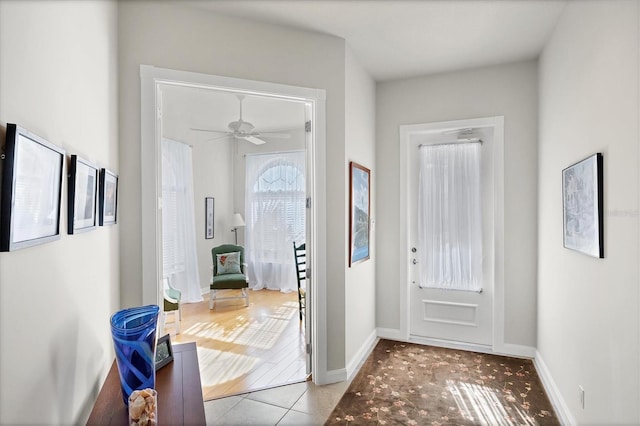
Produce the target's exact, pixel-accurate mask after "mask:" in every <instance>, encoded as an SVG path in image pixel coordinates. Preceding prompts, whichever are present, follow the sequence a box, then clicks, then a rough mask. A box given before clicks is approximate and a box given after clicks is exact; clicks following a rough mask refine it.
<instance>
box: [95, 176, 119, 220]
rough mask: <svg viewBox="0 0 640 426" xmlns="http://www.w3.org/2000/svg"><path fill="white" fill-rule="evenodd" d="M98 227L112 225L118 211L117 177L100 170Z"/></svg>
mask: <svg viewBox="0 0 640 426" xmlns="http://www.w3.org/2000/svg"><path fill="white" fill-rule="evenodd" d="M99 194H100V195H99V198H100V214H99V217H100V226H104V225H114V224H115V223H116V218H117V210H118V176H117V175H116V174H114V173H112V172H110V171H109V170H107V169H100V189H99Z"/></svg>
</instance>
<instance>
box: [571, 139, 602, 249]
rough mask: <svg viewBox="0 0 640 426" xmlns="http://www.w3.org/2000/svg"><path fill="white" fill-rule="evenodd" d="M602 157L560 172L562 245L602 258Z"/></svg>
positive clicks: (595, 157) (597, 156) (599, 154)
mask: <svg viewBox="0 0 640 426" xmlns="http://www.w3.org/2000/svg"><path fill="white" fill-rule="evenodd" d="M602 192H603V182H602V154H601V153H599V152H598V153H596V154H593V155H592V156H590V157H587V158H585V159H584V160H582V161H579V162H577V163H576V164H573V165H571V166H569V167H567V168H566V169H564V170H563V171H562V219H563V220H562V224H563V228H564V238H563V242H564V246H565V247H566V248H568V249H572V250H576V251H579V252H581V253H584V254H587V255H589V256H593V257H598V258H604V226H603V193H602Z"/></svg>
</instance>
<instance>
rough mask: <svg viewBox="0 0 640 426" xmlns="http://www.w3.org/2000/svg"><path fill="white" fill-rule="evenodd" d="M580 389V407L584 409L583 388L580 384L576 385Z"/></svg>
mask: <svg viewBox="0 0 640 426" xmlns="http://www.w3.org/2000/svg"><path fill="white" fill-rule="evenodd" d="M578 389H579V391H580V407H582V409H583V410H584V388H583V387H582V386H578Z"/></svg>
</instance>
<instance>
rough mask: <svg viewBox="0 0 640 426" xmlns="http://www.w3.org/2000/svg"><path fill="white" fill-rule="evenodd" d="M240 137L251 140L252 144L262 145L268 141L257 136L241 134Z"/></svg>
mask: <svg viewBox="0 0 640 426" xmlns="http://www.w3.org/2000/svg"><path fill="white" fill-rule="evenodd" d="M239 138H240V139H244V140H245V141H248V142H251V143H252V144H255V145H262V144H265V143H267V142H266V141H263V140H262V139H258V138H256V137H255V136H239Z"/></svg>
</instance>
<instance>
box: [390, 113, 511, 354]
mask: <svg viewBox="0 0 640 426" xmlns="http://www.w3.org/2000/svg"><path fill="white" fill-rule="evenodd" d="M503 125H504V119H503V117H489V118H480V119H469V120H457V121H448V122H439V123H427V124H418V125H409V126H401V127H400V136H401V170H403V171H404V172H403V173H404V175H403V176H402V177H401V210H402V212H401V214H402V215H403V217H404V218H405V219H406V220H405V221H403V224H402V227H403V230H402V237H401V238H402V243H403V247H404V250H401V252H402V254H401V261H402V263H403V264H405V265H408V266H407V268H406V269H404V270H403V271H402V273H403V277H402V280H403V281H402V282H403V283H405V285H403V286H401V287H402V289H403V294H402V298H401V300H402V301H403V304H404V305H405V308H406V311H405V312H407V314H406V315H405V317H404V318H403V323H402V329H403V334H404V335H405V336H406V339H407V340H408V341H415V342H417V343H425V344H432V345H439V346H446V347H451V348H460V349H469V350H476V351H481V352H494V351H498V352H499V351H500V348H501V347H502V346H503V344H504V324H503V319H504V306H503V300H504V286H503V282H502V273H501V271H502V270H503V269H504V266H503V234H504V229H503V228H504V224H503V219H502V218H503V211H504V205H503V204H504V201H503V200H504V195H503V194H504V182H503V176H504V170H503V168H504V166H503V158H504V154H503V151H504V149H503V139H504V138H503ZM463 145H465V146H466V147H467V148H471V147H472V146H473V149H461V148H463ZM450 147H455V148H451V149H449V148H450ZM434 148H435V149H434ZM466 152H468V153H466ZM472 152H473V153H474V154H473V155H474V157H473V158H475V160H474V161H477V162H478V164H477V166H479V171H478V170H476V172H477V173H478V178H480V186H479V188H477V191H478V192H477V194H478V196H479V198H480V201H479V204H475V203H472V204H474V205H473V206H471V207H474V208H475V212H476V213H474V214H475V215H476V216H475V217H476V219H477V221H478V222H477V225H478V226H477V227H480V228H481V232H480V233H473V232H472V233H470V234H469V235H472V234H475V236H474V237H473V238H475V241H477V243H474V244H475V247H476V248H475V249H474V250H475V253H480V257H479V258H478V261H479V262H481V263H480V264H478V263H476V264H477V265H478V266H479V269H478V268H477V267H475V266H474V267H473V268H476V269H475V270H476V271H479V272H477V273H475V274H474V275H473V280H474V283H473V285H468V286H467V288H465V289H455V290H454V289H451V288H450V283H446V281H447V280H448V279H449V277H446V276H439V277H436V278H435V280H436V281H437V280H440V283H434V282H432V281H434V280H433V279H432V277H429V280H426V278H425V277H426V276H425V275H421V270H422V269H423V268H421V266H422V265H421V264H420V262H422V263H427V262H431V261H433V260H434V259H433V256H436V257H440V258H443V257H442V256H447V255H448V254H450V253H453V252H450V251H449V250H450V249H451V247H450V246H447V245H445V246H440V248H434V246H429V248H428V250H429V251H428V253H424V251H425V250H427V248H426V247H425V242H424V241H420V240H421V238H419V237H418V222H419V220H422V223H425V222H424V221H425V217H424V216H421V215H423V214H425V213H424V212H425V210H424V209H420V208H419V206H420V205H421V204H420V202H419V199H420V196H422V197H425V196H428V192H425V191H436V192H437V191H438V189H437V188H431V187H428V186H424V185H423V186H422V187H421V186H420V181H421V179H422V180H423V184H424V179H425V175H426V173H425V172H424V170H423V169H424V168H425V167H431V168H433V169H430V170H429V173H431V172H433V170H435V168H439V170H446V169H447V167H449V168H450V167H451V164H448V163H447V161H449V160H446V159H445V160H442V159H443V158H446V157H445V156H446V155H449V156H456V157H449V158H450V159H451V158H455V161H465V162H466V163H465V164H470V163H469V161H470V158H472V157H469V155H470V154H469V153H472ZM465 153H466V154H465ZM419 154H420V155H419ZM459 155H463V156H464V155H467V157H464V160H460V158H462V157H460V158H458V157H457V156H459ZM421 158H422V161H421V160H420V159H421ZM436 158H437V159H438V160H437V161H444V163H442V164H434V163H433V161H434V159H436ZM460 164H461V163H460ZM440 166H442V168H440ZM421 172H422V176H421ZM468 172H469V171H465V172H464V173H465V174H466V173H468ZM454 179H459V178H457V177H456V178H454ZM432 181H433V179H432ZM448 182H451V181H446V180H445V181H444V182H443V184H444V185H445V186H446V187H447V188H448V189H451V187H448V186H447V185H449V183H448ZM430 184H431V182H430ZM468 189H469V188H465V190H464V191H468ZM466 195H468V193H466ZM453 201H454V202H453ZM453 201H452V202H453V204H451V205H458V206H460V204H459V203H460V202H462V200H461V199H460V200H453ZM464 202H466V201H464ZM423 204H424V203H423ZM447 211H448V210H447V209H443V210H442V211H439V212H437V213H436V214H438V215H441V214H444V213H443V212H445V213H446V212H447ZM421 212H422V213H421ZM440 217H442V216H440ZM470 218H471V216H470ZM474 220H475V219H474ZM465 223H467V222H465ZM468 223H471V222H468ZM431 225H432V224H430V226H431ZM439 226H440V225H439ZM473 228H476V226H474V227H473ZM422 230H423V231H426V230H427V228H426V227H424V226H423V228H422ZM436 231H437V232H439V234H438V235H440V236H441V237H442V232H446V226H445V228H439V230H438V229H437V230H435V231H434V230H433V229H429V230H428V232H423V234H424V235H423V237H424V238H427V237H428V236H431V237H433V235H432V234H433V232H436ZM456 232H457V231H456ZM477 234H481V237H478V235H477ZM450 237H451V236H450V235H445V236H444V237H443V238H444V239H445V240H447V241H448V240H449V239H450ZM424 238H422V239H424ZM456 238H459V236H458V235H456ZM478 238H480V239H478ZM460 241H461V240H460ZM470 241H471V240H469V241H464V245H465V247H466V249H468V250H469V251H466V252H465V253H466V254H465V255H468V254H469V253H471V249H470V244H471V242H470ZM447 247H449V248H447ZM434 250H436V252H435V254H434V253H432V252H433V251H434ZM438 250H440V251H442V250H445V252H446V253H439V252H438ZM457 253H458V254H459V253H460V252H459V251H458V252H457ZM436 260H437V259H436ZM449 260H451V258H449ZM449 260H447V262H449ZM457 266H458V267H463V268H464V267H467V266H469V265H466V266H465V265H460V264H458V265H457ZM449 272H450V271H447V273H449ZM454 272H456V273H457V271H454ZM437 287H440V288H437ZM443 287H444V288H443ZM447 287H449V288H447Z"/></svg>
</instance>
